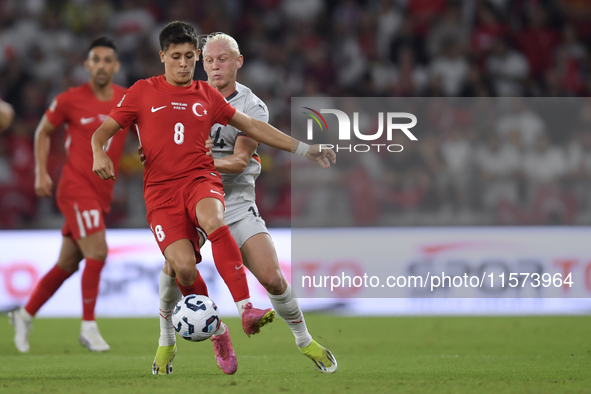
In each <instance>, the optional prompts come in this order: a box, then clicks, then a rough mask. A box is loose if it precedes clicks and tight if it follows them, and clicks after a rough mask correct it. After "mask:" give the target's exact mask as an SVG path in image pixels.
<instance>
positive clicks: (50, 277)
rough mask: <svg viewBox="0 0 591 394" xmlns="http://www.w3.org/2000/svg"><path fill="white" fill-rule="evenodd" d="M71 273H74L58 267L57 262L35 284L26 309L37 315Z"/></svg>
mask: <svg viewBox="0 0 591 394" xmlns="http://www.w3.org/2000/svg"><path fill="white" fill-rule="evenodd" d="M70 275H72V274H71V273H70V272H67V271H64V270H63V269H62V268H60V267H58V266H57V264H56V265H54V266H53V268H52V269H50V270H49V272H48V273H46V274H45V276H44V277H43V278H41V280H40V281H39V282H38V283H37V285H36V286H35V289H34V290H33V293H31V297H30V298H29V302H27V305H25V310H26V311H27V312H29V314H30V315H31V316H35V314H36V313H37V311H38V310H39V308H41V307H42V306H43V304H45V303H46V302H47V300H48V299H50V298H51V296H52V295H53V294H54V293H55V292H56V291H57V289H59V288H60V286H61V285H62V283H64V281H65V280H66V279H68V278H69V277H70Z"/></svg>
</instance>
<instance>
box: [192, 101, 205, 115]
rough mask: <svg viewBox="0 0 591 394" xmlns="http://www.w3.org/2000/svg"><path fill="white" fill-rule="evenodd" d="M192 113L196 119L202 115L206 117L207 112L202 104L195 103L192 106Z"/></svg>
mask: <svg viewBox="0 0 591 394" xmlns="http://www.w3.org/2000/svg"><path fill="white" fill-rule="evenodd" d="M193 113H194V114H195V115H196V116H198V117H202V116H203V115H207V110H206V109H205V107H204V106H203V104H201V103H195V104H193Z"/></svg>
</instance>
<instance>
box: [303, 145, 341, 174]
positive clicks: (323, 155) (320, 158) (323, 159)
mask: <svg viewBox="0 0 591 394" xmlns="http://www.w3.org/2000/svg"><path fill="white" fill-rule="evenodd" d="M320 148H321V145H319V144H316V145H312V146H311V147H310V149H308V153H306V159H309V160H312V161H316V162H318V164H320V165H321V166H322V168H328V167H330V163H331V162H332V164H336V163H337V155H336V154H335V153H334V151H333V150H332V149H328V148H326V147H322V149H320Z"/></svg>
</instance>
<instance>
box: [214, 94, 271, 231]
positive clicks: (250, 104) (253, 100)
mask: <svg viewBox="0 0 591 394" xmlns="http://www.w3.org/2000/svg"><path fill="white" fill-rule="evenodd" d="M226 100H228V102H229V103H230V104H231V105H232V106H233V107H234V108H236V109H237V110H239V111H242V112H244V113H245V114H247V115H249V116H251V117H253V118H255V119H258V120H262V121H263V122H269V111H268V110H267V106H266V105H265V103H264V102H263V101H262V100H261V99H260V98H258V97H257V96H256V95H255V94H254V93H253V92H252V91H251V90H250V89H249V88H247V87H246V86H244V85H242V84H239V83H238V82H237V83H236V91H235V92H234V93H232V94H231V95H230V96H228V97H227V98H226ZM241 135H242V136H244V135H246V134H244V133H243V132H241V131H240V130H238V129H236V128H234V127H232V126H230V125H227V126H222V125H221V124H219V123H216V124H214V125H213V127H212V128H211V131H210V136H211V139H212V140H213V147H212V152H213V157H214V158H216V159H217V158H223V157H226V156H230V155H232V154H233V153H234V145H235V144H236V139H237V138H239V136H241ZM260 173H261V163H260V159H259V157H258V155H257V153H256V152H255V154H254V156H253V157H252V158H251V159H250V161H249V162H248V165H247V166H246V169H245V170H244V171H243V172H242V173H240V174H224V173H221V175H222V181H223V182H224V192H225V196H224V200H225V201H226V211H225V213H224V220H225V222H226V224H231V223H234V222H236V221H237V220H240V219H242V218H243V217H245V216H247V215H252V214H253V213H252V212H250V211H248V209H249V207H251V206H254V202H255V191H254V183H255V181H256V179H257V178H258V176H259V174H260ZM253 209H254V208H253ZM256 212H258V209H257V210H256Z"/></svg>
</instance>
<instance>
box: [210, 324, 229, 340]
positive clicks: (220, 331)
mask: <svg viewBox="0 0 591 394" xmlns="http://www.w3.org/2000/svg"><path fill="white" fill-rule="evenodd" d="M225 333H226V325H225V324H224V323H221V324H220V328H218V330H217V331H216V332H214V333H213V335H214V336H216V337H217V336H218V335H224V334H225Z"/></svg>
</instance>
